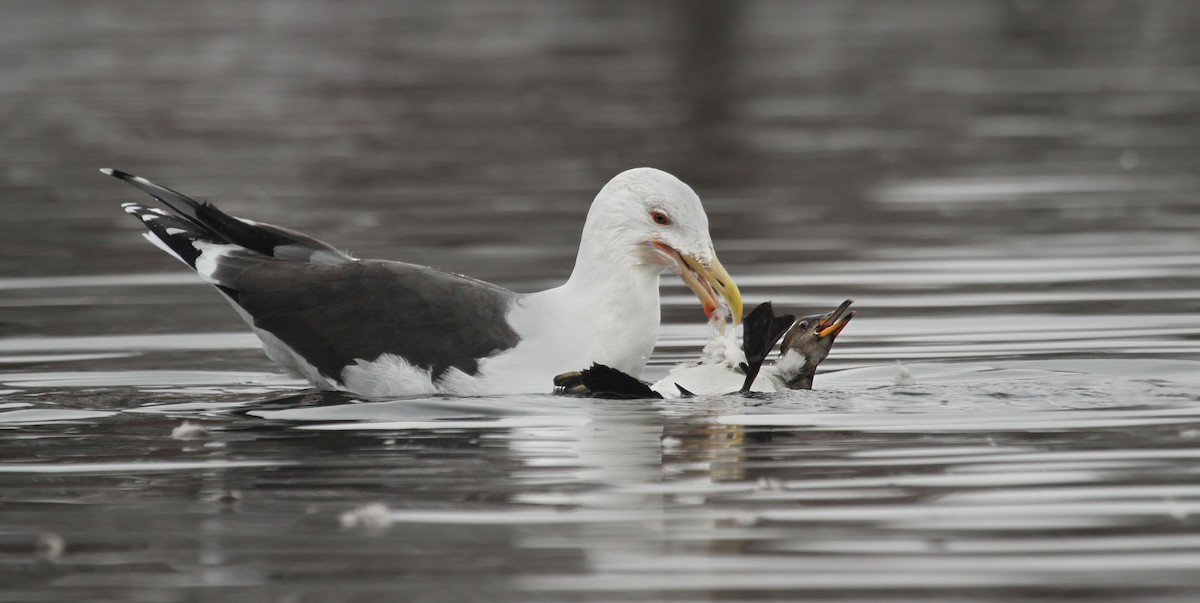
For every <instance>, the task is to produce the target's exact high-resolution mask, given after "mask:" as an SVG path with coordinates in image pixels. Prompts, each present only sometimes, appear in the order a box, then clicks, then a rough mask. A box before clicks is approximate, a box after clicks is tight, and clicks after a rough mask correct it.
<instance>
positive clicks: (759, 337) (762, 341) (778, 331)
mask: <svg viewBox="0 0 1200 603" xmlns="http://www.w3.org/2000/svg"><path fill="white" fill-rule="evenodd" d="M795 321H796V317H795V316H792V315H791V314H784V315H782V316H775V312H774V309H773V308H772V307H771V302H763V303H761V304H759V305H758V307H757V308H754V310H752V311H751V312H750V314H748V315H747V316H746V318H745V320H743V321H742V325H743V326H742V351H743V352H745V353H746V362H745V363H744V364H742V371H743V372H745V373H746V381H745V382H744V383H743V384H742V389H741V391H742V392H748V391H750V386H751V385H752V384H753V383H754V378H755V377H757V376H758V372H759V371H760V370H761V369H762V363H763V361H765V360H766V359H767V356H769V355H770V354H771V350H772V349H774V348H775V342H777V341H779V338H780V337H783V334H784V333H786V332H787V330H788V327H791V326H792V323H793V322H795Z"/></svg>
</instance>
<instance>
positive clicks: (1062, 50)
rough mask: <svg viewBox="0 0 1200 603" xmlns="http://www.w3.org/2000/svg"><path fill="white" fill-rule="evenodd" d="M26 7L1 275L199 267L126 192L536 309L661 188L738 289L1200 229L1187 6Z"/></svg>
mask: <svg viewBox="0 0 1200 603" xmlns="http://www.w3.org/2000/svg"><path fill="white" fill-rule="evenodd" d="M0 14H3V19H0V73H2V75H3V77H0V115H2V117H3V119H2V120H0V154H2V155H0V203H2V204H3V205H2V207H3V212H2V213H0V278H15V277H36V276H51V275H81V274H99V275H103V274H117V273H140V272H164V271H173V270H176V269H177V268H176V266H175V265H174V263H173V260H171V259H170V258H168V257H166V256H165V255H163V254H161V253H159V252H157V251H155V250H153V249H151V248H149V247H148V246H147V245H146V244H145V242H144V241H142V240H141V238H140V237H138V236H136V233H138V232H139V231H140V226H139V225H138V224H137V223H136V221H134V220H132V219H129V218H128V217H126V216H124V215H123V214H122V213H121V212H120V211H119V209H118V208H117V204H118V203H120V202H122V201H127V200H135V199H140V198H141V197H140V193H138V192H136V191H135V190H133V189H131V188H129V187H127V186H124V185H122V184H121V183H119V182H117V181H115V180H111V179H108V178H105V177H103V176H102V175H100V174H99V173H97V172H96V169H97V168H99V167H116V168H119V169H123V170H126V171H130V172H133V173H135V174H139V175H144V176H146V177H149V178H151V179H152V180H155V181H157V182H159V183H161V184H164V185H167V186H170V187H173V188H176V189H179V190H181V191H183V192H185V193H189V194H191V195H193V196H196V197H198V198H201V199H207V200H212V201H215V202H218V203H219V204H220V205H221V207H223V208H225V209H226V210H227V211H230V212H232V213H235V214H237V215H241V216H244V217H249V218H253V219H256V220H261V221H266V222H272V223H277V224H282V225H286V226H290V227H294V228H297V229H301V230H304V231H307V232H310V233H311V234H313V235H315V236H318V237H320V238H324V239H326V240H329V241H331V242H333V243H335V244H338V245H342V246H345V247H348V248H350V249H352V250H353V251H355V252H356V253H358V254H359V255H360V256H364V257H372V256H375V257H388V258H394V259H404V260H409V261H414V262H418V263H424V264H431V265H435V266H437V267H440V268H444V269H447V270H452V271H458V272H464V273H469V274H471V275H474V276H478V277H481V278H484V279H488V280H493V281H497V282H500V283H502V284H505V285H507V286H510V287H513V288H516V289H519V290H530V289H533V288H537V287H541V286H545V285H548V284H551V283H552V282H554V281H556V280H558V279H561V278H562V277H564V276H565V275H566V274H568V273H569V271H570V268H571V264H572V259H573V255H574V247H575V244H576V242H577V237H578V232H579V228H580V226H581V225H582V221H583V216H584V212H585V211H586V208H587V205H588V203H589V202H590V201H591V199H592V196H593V195H594V194H595V192H596V191H597V190H598V189H599V188H600V187H601V186H602V185H603V184H604V182H606V181H607V180H608V178H610V177H611V176H613V175H614V174H616V173H617V172H619V171H621V170H623V169H626V168H629V167H633V166H639V165H650V166H656V167H659V168H662V169H666V170H668V171H671V172H673V173H675V174H677V175H678V176H680V177H681V178H683V179H684V180H685V181H687V182H689V183H691V184H692V185H693V187H694V188H696V190H697V192H698V193H699V194H700V195H701V197H702V198H703V199H704V201H705V204H706V207H707V209H708V211H709V213H710V216H711V218H712V231H713V236H714V239H715V241H716V243H717V248H718V251H719V252H720V254H721V256H722V258H723V260H724V263H725V264H726V265H727V266H729V267H730V269H731V271H732V272H733V273H734V275H735V277H736V276H738V275H739V274H755V273H762V274H769V273H772V272H773V271H778V270H779V266H791V265H794V264H795V263H796V262H820V261H822V260H828V259H835V258H845V257H856V256H858V257H861V256H863V255H864V254H868V255H869V254H871V253H887V252H888V251H887V250H905V249H914V248H917V247H921V248H924V249H927V250H930V251H929V252H928V253H931V254H933V255H937V253H938V252H937V251H936V250H938V249H947V251H946V252H945V253H946V254H947V255H951V256H953V255H957V254H961V253H963V249H967V250H975V252H974V253H975V254H976V255H982V256H987V255H988V254H990V253H992V247H990V246H992V245H994V244H1007V243H1004V242H1008V243H1011V246H1012V247H1013V248H1014V249H1017V250H1018V251H1017V252H1018V253H1035V252H1043V251H1047V247H1053V246H1054V245H1055V244H1056V243H1055V241H1066V242H1069V241H1070V240H1071V239H1070V238H1069V237H1071V236H1076V235H1081V236H1088V237H1101V238H1102V239H1101V240H1103V237H1107V236H1111V235H1113V233H1117V236H1127V235H1129V236H1143V235H1151V236H1153V237H1157V238H1159V239H1160V240H1170V239H1171V238H1172V237H1175V238H1177V239H1178V240H1179V241H1180V242H1181V244H1184V245H1186V244H1188V243H1187V241H1192V240H1194V238H1195V235H1194V233H1195V232H1196V230H1197V227H1198V226H1200V211H1198V209H1197V206H1198V203H1197V189H1198V188H1200V186H1198V184H1200V181H1198V179H1197V176H1196V174H1197V173H1198V171H1197V167H1198V160H1200V152H1198V145H1200V35H1197V33H1198V32H1197V27H1200V3H1196V2H1191V1H1187V0H1150V1H1120V0H1086V1H1085V0H1074V1H1035V0H1024V1H1017V0H994V1H969V2H963V1H958V0H916V1H909V2H885V1H846V0H828V1H810V2H786V1H770V0H751V1H745V2H734V1H723V0H704V1H698V2H687V1H683V0H679V1H675V2H663V3H647V2H632V1H630V2H625V1H615V2H614V1H610V0H605V1H582V2H553V1H546V2H534V1H529V2H505V3H494V2H477V1H470V0H467V1H453V2H392V1H374V0H350V1H345V2H317V1H292V0H288V1H283V0H279V1H257V2H244V1H240V0H217V1H211V2H190V3H183V2H171V3H164V2H157V1H150V0H146V1H139V0H96V1H71V2H61V1H42V2H17V1H8V2H3V3H0ZM1035 235H1047V236H1052V237H1057V238H1050V239H1036V240H1031V239H1029V238H1027V237H1030V236H1035ZM1064 237H1066V238H1064ZM1162 237H1166V238H1167V239H1161V238H1162ZM1091 240H1093V239H1089V241H1091ZM953 246H958V248H957V250H954V247H953ZM1191 249H1195V246H1194V245H1193V246H1192V247H1191ZM1051 252H1052V250H1051ZM968 255H969V254H968ZM752 288H753V287H752ZM750 293H751V296H753V294H754V293H753V291H751V292H750ZM213 303H214V304H219V302H218V301H217V300H216V297H215V296H213ZM221 316H222V318H214V320H219V321H224V322H222V323H221V324H223V325H225V326H230V327H231V328H232V327H234V326H236V324H237V319H236V317H234V316H233V315H232V313H230V314H229V315H228V316H225V315H223V314H222V315H221Z"/></svg>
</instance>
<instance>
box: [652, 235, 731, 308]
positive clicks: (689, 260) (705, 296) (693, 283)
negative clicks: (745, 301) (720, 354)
mask: <svg viewBox="0 0 1200 603" xmlns="http://www.w3.org/2000/svg"><path fill="white" fill-rule="evenodd" d="M651 245H652V246H653V248H654V251H655V252H656V255H658V256H659V259H661V260H662V263H663V264H666V265H667V266H668V267H669V268H670V269H671V270H672V271H673V272H675V274H678V275H679V278H680V279H681V280H683V283H684V284H685V285H687V286H688V289H691V290H692V293H695V294H696V297H697V298H699V299H700V304H701V305H702V306H703V307H704V314H705V316H708V317H709V318H712V317H713V313H714V312H716V311H717V308H718V307H720V305H721V303H720V302H721V300H724V302H725V305H726V306H728V307H729V312H730V314H732V315H733V324H735V325H736V324H737V323H739V322H741V320H742V292H741V291H739V290H738V287H737V283H734V282H733V278H732V277H730V276H729V273H728V272H726V271H725V267H724V266H722V265H721V262H720V261H719V260H718V259H717V258H716V256H715V255H714V256H713V258H712V260H711V261H709V262H707V263H704V262H700V261H699V260H697V259H696V258H694V257H692V256H690V255H684V254H682V253H679V251H678V250H676V249H675V248H674V247H671V246H670V245H667V244H666V243H663V242H662V241H651Z"/></svg>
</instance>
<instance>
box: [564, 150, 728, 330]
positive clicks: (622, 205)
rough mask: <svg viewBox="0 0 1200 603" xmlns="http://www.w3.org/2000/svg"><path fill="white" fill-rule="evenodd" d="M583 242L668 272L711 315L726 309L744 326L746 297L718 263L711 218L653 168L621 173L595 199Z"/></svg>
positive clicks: (678, 183)
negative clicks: (676, 275)
mask: <svg viewBox="0 0 1200 603" xmlns="http://www.w3.org/2000/svg"><path fill="white" fill-rule="evenodd" d="M584 239H585V241H589V240H590V241H591V244H593V245H600V246H606V247H608V249H606V250H604V251H605V253H603V254H602V255H604V256H605V257H609V258H614V261H628V262H629V263H631V264H633V265H634V266H637V267H643V268H650V269H655V270H661V269H663V268H668V269H670V270H671V271H672V272H674V273H675V274H678V275H679V277H680V278H681V279H682V280H683V282H684V284H686V285H687V286H688V288H689V289H691V290H692V292H693V293H695V294H696V297H698V298H699V299H700V304H701V305H702V306H703V307H704V313H705V314H706V315H707V316H709V317H710V318H712V317H713V315H714V313H716V312H717V311H718V310H719V309H720V308H721V307H722V306H726V307H728V309H729V311H730V313H731V314H732V315H733V320H734V323H735V324H736V323H737V322H739V321H741V319H742V294H741V292H740V291H738V287H737V284H736V283H734V282H733V278H731V277H730V276H729V273H728V272H726V271H725V268H724V267H723V266H722V265H721V262H720V260H718V259H717V253H716V251H715V250H714V249H713V244H712V238H711V237H710V236H709V234H708V216H707V215H706V214H705V213H704V207H703V206H701V204H700V198H699V197H697V196H696V193H695V192H693V191H692V189H691V187H689V186H688V185H686V184H684V183H683V182H682V181H680V180H679V179H678V178H676V177H674V176H672V175H670V174H668V173H666V172H663V171H661V170H656V169H653V168H634V169H631V170H627V171H625V172H622V173H620V174H618V175H617V176H616V177H615V178H613V179H612V180H611V181H609V183H608V184H606V185H605V186H604V188H603V189H601V191H600V193H599V194H598V195H597V196H596V201H595V202H594V203H593V204H592V208H591V211H589V212H588V220H587V224H586V225H585V226H584ZM615 258H620V259H619V260H616V259H615Z"/></svg>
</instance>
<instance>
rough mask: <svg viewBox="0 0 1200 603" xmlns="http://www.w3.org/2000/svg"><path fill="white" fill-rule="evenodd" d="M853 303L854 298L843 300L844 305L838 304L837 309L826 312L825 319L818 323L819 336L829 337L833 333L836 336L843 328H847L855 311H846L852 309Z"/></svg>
mask: <svg viewBox="0 0 1200 603" xmlns="http://www.w3.org/2000/svg"><path fill="white" fill-rule="evenodd" d="M852 303H854V300H852V299H848V300H846V301H844V302H842V305H840V306H838V308H837V309H836V310H834V311H833V312H830V313H829V314H826V315H825V317H824V319H822V320H821V324H819V325H817V336H818V337H829V336H830V335H833V336H834V337H836V336H837V335H838V334H839V333H841V332H842V329H844V328H846V325H847V324H849V323H850V319H851V318H854V312H847V311H846V310H849V309H850V304H852Z"/></svg>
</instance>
